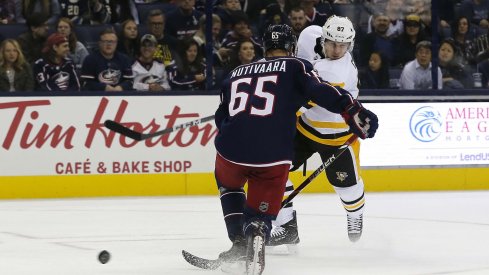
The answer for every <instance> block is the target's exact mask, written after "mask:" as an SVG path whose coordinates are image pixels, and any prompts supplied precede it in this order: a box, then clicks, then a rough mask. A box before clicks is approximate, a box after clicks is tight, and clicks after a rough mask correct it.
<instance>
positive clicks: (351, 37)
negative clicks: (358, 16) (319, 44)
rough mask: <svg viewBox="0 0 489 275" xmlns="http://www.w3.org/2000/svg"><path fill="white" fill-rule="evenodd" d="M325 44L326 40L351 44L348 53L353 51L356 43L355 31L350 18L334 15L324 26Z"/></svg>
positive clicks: (323, 36) (323, 38)
mask: <svg viewBox="0 0 489 275" xmlns="http://www.w3.org/2000/svg"><path fill="white" fill-rule="evenodd" d="M321 38H322V40H323V43H324V41H325V40H330V41H334V42H342V43H350V47H348V51H350V52H351V51H352V50H353V44H354V42H355V29H354V28H353V24H352V23H351V21H350V19H348V17H343V16H336V15H332V16H331V17H329V18H328V20H327V21H326V23H324V26H323V34H322V37H321Z"/></svg>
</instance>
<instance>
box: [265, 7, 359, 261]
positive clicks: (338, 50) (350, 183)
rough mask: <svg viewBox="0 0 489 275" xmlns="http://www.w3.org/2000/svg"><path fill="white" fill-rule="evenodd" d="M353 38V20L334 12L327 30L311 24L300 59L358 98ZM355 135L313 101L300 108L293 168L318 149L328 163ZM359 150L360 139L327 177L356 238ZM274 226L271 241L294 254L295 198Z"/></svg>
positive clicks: (289, 188) (296, 238) (304, 35)
mask: <svg viewBox="0 0 489 275" xmlns="http://www.w3.org/2000/svg"><path fill="white" fill-rule="evenodd" d="M319 37H320V39H319V40H320V41H318V38H319ZM354 40H355V30H354V28H353V24H352V23H351V21H350V20H349V19H348V18H347V17H340V16H335V15H333V16H331V17H330V18H329V19H328V20H327V21H326V23H325V24H324V26H323V27H322V29H321V27H319V26H309V27H307V28H306V29H305V30H304V31H303V32H302V33H301V37H299V44H298V57H304V58H309V60H308V61H310V62H312V63H313V65H314V68H315V69H316V70H317V72H318V74H319V76H320V77H321V78H322V79H323V80H326V81H328V82H329V83H330V84H331V85H333V86H337V87H341V88H343V89H345V90H346V91H348V92H349V93H350V94H351V95H352V96H353V98H357V97H358V71H357V68H356V66H355V64H354V62H353V58H352V55H351V51H352V50H353V46H354ZM314 45H316V46H314ZM321 57H325V58H322V59H321ZM351 135H352V131H351V130H350V128H349V126H348V125H347V124H346V123H345V121H344V119H343V118H342V117H341V115H339V114H335V113H332V112H330V111H328V110H326V109H324V108H322V107H321V106H318V105H316V104H314V103H312V102H309V104H308V105H306V106H304V107H302V108H301V115H300V117H299V119H298V123H297V134H296V137H295V143H294V151H295V157H294V162H293V166H292V168H291V171H294V170H296V169H298V168H299V167H300V166H301V165H303V164H304V165H305V163H306V160H307V159H308V158H310V157H311V156H312V155H313V154H314V153H319V155H320V156H321V160H322V161H323V162H324V161H326V160H327V159H328V158H329V157H330V156H331V155H332V154H333V153H334V152H335V151H336V150H337V149H338V148H339V147H340V146H341V145H342V144H344V143H345V141H346V140H347V139H348V138H350V137H351ZM359 149H360V142H359V141H358V140H356V141H355V142H353V143H352V144H351V145H350V146H349V148H348V150H347V151H346V152H345V153H344V154H342V155H341V156H340V157H339V158H338V159H336V160H335V162H334V163H332V164H331V166H329V167H328V168H327V169H326V170H325V172H326V176H327V178H328V181H329V182H330V183H331V184H332V185H333V188H334V190H335V191H336V193H337V194H338V195H339V196H340V199H341V202H342V204H343V207H344V208H345V210H346V213H347V230H348V237H349V239H350V240H351V241H352V242H356V241H358V240H359V239H360V237H361V235H362V227H363V210H364V204H365V198H364V185H363V181H362V178H361V177H360V171H359V170H360V163H359ZM292 191H294V186H293V184H292V182H291V181H290V180H288V181H287V185H286V191H285V193H284V197H287V196H288V195H290V193H292ZM273 225H274V228H273V230H272V233H271V238H270V241H269V242H268V243H267V245H268V246H278V245H283V244H286V245H287V246H288V249H289V252H295V245H296V244H297V243H299V241H300V240H299V234H298V229H297V218H296V213H295V211H294V210H293V205H292V202H290V203H288V204H287V205H285V206H284V207H283V208H282V209H281V211H280V213H279V215H278V217H277V219H276V220H275V221H274V223H273Z"/></svg>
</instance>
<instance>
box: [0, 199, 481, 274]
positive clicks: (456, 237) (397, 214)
mask: <svg viewBox="0 0 489 275" xmlns="http://www.w3.org/2000/svg"><path fill="white" fill-rule="evenodd" d="M294 207H295V209H296V210H297V212H298V224H299V233H300V238H301V243H300V244H299V254H297V255H267V257H266V268H265V272H264V274H279V275H287V274H306V275H315V274H335V275H336V274H362V275H363V274H389V275H392V274H409V275H412V274H419V275H422V274H423V275H424V274H489V249H488V247H489V214H488V209H489V192H486V191H481V192H432V193H431V192H430V193H428V192H426V193H420V192H413V193H367V194H366V208H365V220H364V233H363V236H362V239H361V240H360V241H359V242H357V243H354V244H353V243H350V241H349V240H348V236H347V233H346V216H345V212H344V210H343V209H342V206H341V203H340V200H339V198H338V197H337V196H336V194H321V195H309V194H300V195H299V196H298V197H296V199H295V203H294ZM229 247H230V242H229V241H228V240H227V237H226V232H225V226H224V222H223V219H222V212H221V208H220V202H219V199H218V197H217V196H215V197H213V196H211V197H152V198H109V199H66V200H6V201H0V274H5V275H17V274H22V275H25V274H36V275H43V274H46V275H47V274H49V275H53V274H62V275H72V274H83V275H92V274H117V275H121V274H131V275H146V274H148V275H149V274H171V275H177V274H200V275H204V274H209V275H212V274H223V273H222V272H221V271H219V270H216V271H204V270H199V269H197V268H195V267H193V266H191V265H189V264H188V263H186V262H185V261H184V260H183V258H182V256H181V250H182V249H186V250H188V251H189V252H192V253H194V254H196V255H198V256H200V257H208V258H215V257H217V255H218V254H219V253H220V252H222V251H224V250H227V249H228V248H229ZM101 250H108V251H109V252H110V253H111V256H112V258H111V260H110V261H109V262H108V263H107V264H105V265H103V264H100V263H99V262H98V260H97V255H98V253H99V252H100V251H101Z"/></svg>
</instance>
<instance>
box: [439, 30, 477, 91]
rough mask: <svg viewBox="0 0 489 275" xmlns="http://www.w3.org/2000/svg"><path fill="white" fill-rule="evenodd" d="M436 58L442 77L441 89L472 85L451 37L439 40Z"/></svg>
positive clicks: (461, 87)
mask: <svg viewBox="0 0 489 275" xmlns="http://www.w3.org/2000/svg"><path fill="white" fill-rule="evenodd" d="M438 60H439V66H440V69H441V72H442V77H443V89H463V88H470V87H472V84H471V81H470V77H469V74H468V72H466V71H465V69H464V65H463V64H462V62H461V57H460V55H459V52H458V49H457V46H456V45H455V42H454V41H453V39H452V38H448V39H445V40H443V41H442V42H441V44H440V50H439V51H438Z"/></svg>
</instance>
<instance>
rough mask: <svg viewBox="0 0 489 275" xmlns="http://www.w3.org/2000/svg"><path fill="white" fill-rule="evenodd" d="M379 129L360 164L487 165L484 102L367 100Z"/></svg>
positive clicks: (488, 112)
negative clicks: (380, 101) (370, 101)
mask: <svg viewBox="0 0 489 275" xmlns="http://www.w3.org/2000/svg"><path fill="white" fill-rule="evenodd" d="M365 106H366V107H367V108H369V109H371V110H372V111H373V112H375V113H376V114H377V115H378V116H379V124H380V126H379V130H378V132H377V134H376V136H375V137H374V138H373V139H371V140H365V141H362V147H361V150H360V152H361V154H360V160H361V165H362V166H425V165H487V164H489V103H488V102H447V103H438V102H437V103H435V102H424V103H423V102H422V103H369V104H365Z"/></svg>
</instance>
